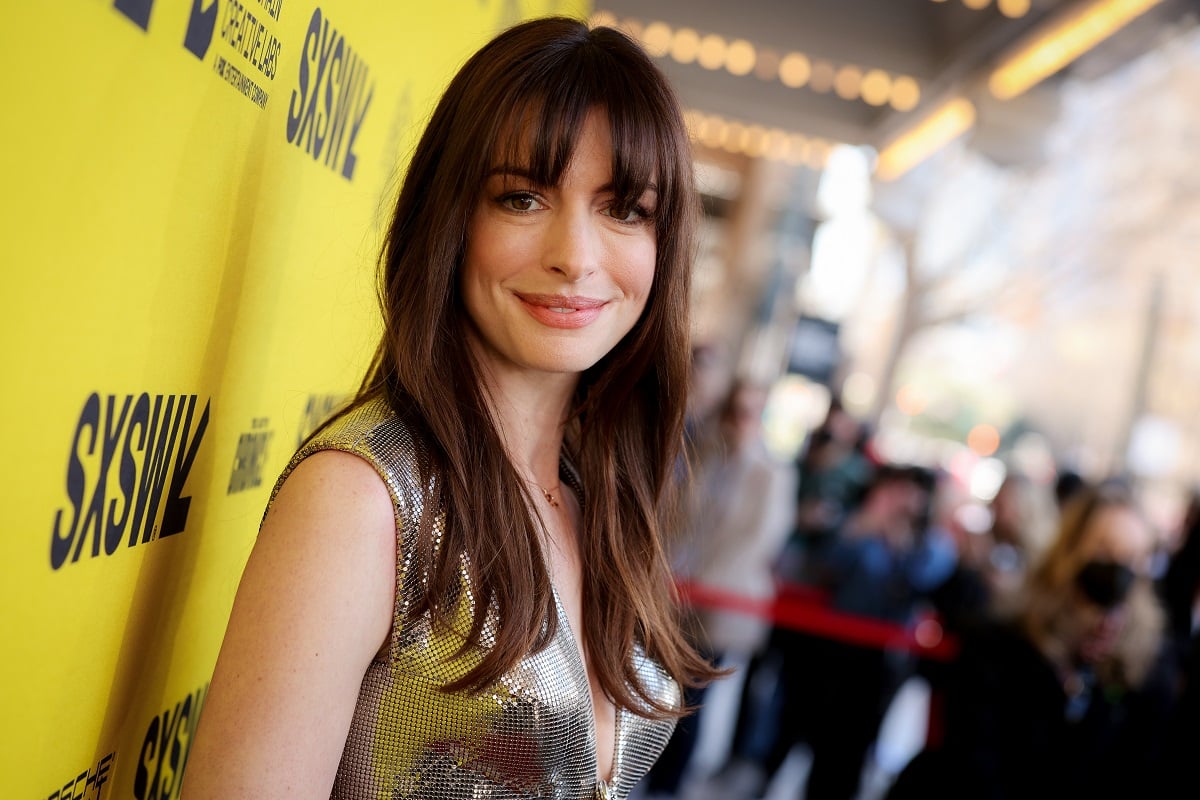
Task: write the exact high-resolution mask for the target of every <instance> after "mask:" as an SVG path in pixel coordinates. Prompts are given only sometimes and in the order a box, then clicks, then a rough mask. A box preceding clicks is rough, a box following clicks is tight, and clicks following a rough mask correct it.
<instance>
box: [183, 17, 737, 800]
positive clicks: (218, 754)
mask: <svg viewBox="0 0 1200 800" xmlns="http://www.w3.org/2000/svg"><path fill="white" fill-rule="evenodd" d="M696 208H697V204H696V200H695V196H694V188H693V184H692V172H691V162H690V154H689V148H688V142H687V137H686V132H685V130H684V127H683V123H682V119H681V115H680V113H679V110H678V105H677V102H676V100H675V97H674V95H673V93H672V91H671V89H670V87H669V85H668V84H667V82H666V80H665V79H664V78H663V76H662V75H661V74H660V73H659V71H658V70H657V69H656V68H655V67H654V65H653V64H652V63H651V62H650V60H649V59H648V58H647V57H646V56H645V55H644V53H643V52H642V51H641V50H640V49H639V48H638V47H637V46H636V45H635V44H634V43H633V42H631V41H630V40H629V39H628V38H627V37H625V36H624V35H622V34H621V33H619V32H617V31H614V30H611V29H606V28H596V29H593V30H589V29H588V28H587V27H586V26H585V25H584V24H582V23H580V22H578V21H575V20H570V19H565V18H545V19H540V20H536V21H532V22H527V23H523V24H520V25H517V26H515V27H514V28H512V29H510V30H508V31H506V32H504V33H502V34H500V35H499V36H498V37H496V38H495V39H494V40H493V41H492V42H491V43H489V44H488V45H486V46H485V47H484V48H483V49H482V50H480V51H479V52H478V53H477V54H476V55H474V56H473V57H472V58H471V59H470V60H469V61H468V62H467V63H466V65H465V66H464V67H463V68H462V70H461V71H460V72H459V73H458V75H457V76H456V77H455V78H454V80H453V81H452V82H451V84H450V86H449V88H448V89H447V91H446V93H445V95H444V96H443V98H442V100H441V101H440V103H439V104H438V106H437V108H436V110H435V112H434V114H433V117H432V119H431V121H430V123H429V126H428V128H427V129H426V131H425V133H424V135H423V136H422V138H421V141H420V143H419V144H418V147H417V150H416V152H415V154H414V156H413V159H412V163H411V165H410V167H409V169H408V172H407V175H406V177H405V180H404V184H403V186H402V188H401V192H400V196H399V199H398V202H397V206H396V210H395V214H394V217H393V220H392V223H391V227H390V230H389V232H388V235H387V239H386V244H385V247H384V252H383V255H382V259H381V268H382V287H381V296H382V304H383V316H384V332H383V337H382V340H381V342H380V345H379V349H378V351H377V353H376V356H375V359H374V362H373V364H372V366H371V368H370V370H369V372H368V374H367V376H366V378H365V380H364V382H363V385H362V387H361V389H360V391H359V393H358V395H357V397H356V399H355V400H354V402H353V403H352V404H351V405H350V408H349V409H348V410H346V411H344V412H343V413H341V414H340V415H338V417H337V418H336V419H335V420H333V421H332V422H331V423H329V424H328V425H327V426H326V427H325V428H324V429H323V430H321V431H319V432H318V433H317V434H315V435H314V437H313V438H312V439H311V440H310V441H309V442H308V443H306V445H305V446H304V447H303V448H301V450H300V451H299V452H298V453H297V454H296V456H295V457H294V458H293V459H292V461H291V463H290V464H289V465H288V467H287V469H286V470H285V471H284V474H283V475H282V476H281V478H280V480H279V483H277V484H276V489H275V492H274V494H273V496H272V501H271V504H270V505H269V507H268V510H267V513H266V514H265V516H264V519H263V522H262V526H261V529H260V532H259V536H258V539H257V541H256V543H255V546H254V550H253V552H252V554H251V556H250V559H249V561H248V563H247V566H246V570H245V573H244V576H243V578H242V583H241V585H240V587H239V589H238V593H237V597H236V599H235V602H234V608H233V613H232V617H231V619H230V623H229V629H228V632H227V634H226V638H225V641H224V643H223V645H222V648H221V653H220V655H219V657H218V661H217V666H216V670H215V673H214V676H213V680H212V684H211V687H210V690H209V694H208V697H207V699H206V702H205V710H204V716H203V720H202V722H201V725H200V729H199V731H198V733H197V740H196V743H195V746H194V747H193V750H192V753H191V757H190V766H189V769H188V780H187V786H186V791H187V795H186V796H187V797H188V800H203V798H209V797H213V798H217V797H220V798H229V797H243V796H254V797H258V798H261V797H274V796H279V797H289V798H296V797H327V796H334V797H372V798H373V797H377V796H384V795H386V796H388V797H397V798H439V799H440V798H451V797H453V798H458V797H489V798H492V797H494V798H515V797H562V798H583V797H593V796H602V797H615V798H621V797H625V796H626V795H627V794H628V792H629V790H630V789H631V788H632V786H633V785H634V784H635V783H636V782H637V781H638V780H639V779H640V778H641V776H642V775H644V774H645V772H646V770H647V769H648V768H649V767H650V765H651V764H652V763H653V761H654V759H655V758H656V757H657V755H658V753H659V752H660V751H661V749H662V747H663V746H664V744H665V743H666V741H667V739H668V737H669V735H670V733H671V730H672V728H673V725H674V722H675V720H676V719H677V718H678V717H679V716H680V715H681V714H682V713H684V711H685V709H683V708H681V704H680V702H679V698H680V696H681V693H680V688H679V687H680V685H681V684H682V685H683V686H689V685H697V684H701V683H703V682H704V681H706V680H708V679H710V678H711V677H712V675H713V672H712V668H711V666H710V665H709V664H707V663H706V662H705V661H703V660H702V659H701V658H700V657H699V656H698V655H697V654H696V653H695V652H694V651H693V650H692V649H691V648H690V647H689V645H688V644H687V643H686V640H685V639H684V637H683V636H682V634H681V632H680V630H679V626H678V622H677V618H676V611H675V604H674V597H673V594H672V591H673V590H672V588H671V581H670V576H669V571H668V566H667V563H666V559H665V557H664V555H663V551H662V547H661V545H660V532H661V531H662V529H663V526H664V521H663V514H664V513H665V509H666V508H667V503H666V501H667V499H668V495H669V493H670V489H671V479H672V475H673V467H674V460H675V458H676V455H677V452H678V448H679V444H680V441H681V432H682V425H683V414H684V408H685V404H686V397H685V396H684V388H683V387H685V386H686V384H687V363H688V341H687V340H688V334H689V321H688V317H687V311H686V309H687V297H688V277H689V276H688V272H689V256H690V255H691V242H692V231H693V227H694V214H695V211H696Z"/></svg>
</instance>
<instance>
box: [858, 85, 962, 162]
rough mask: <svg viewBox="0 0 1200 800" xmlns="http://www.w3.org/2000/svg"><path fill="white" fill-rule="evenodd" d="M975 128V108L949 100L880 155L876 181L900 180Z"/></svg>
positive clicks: (957, 100)
mask: <svg viewBox="0 0 1200 800" xmlns="http://www.w3.org/2000/svg"><path fill="white" fill-rule="evenodd" d="M974 124H975V106H973V105H971V102H970V101H969V100H967V99H965V98H962V97H959V98H956V99H954V100H950V101H949V102H947V103H945V104H944V105H942V106H941V107H940V108H939V109H938V110H937V111H935V112H933V113H932V114H930V115H929V116H928V117H926V118H925V119H923V120H922V121H921V122H919V123H917V124H916V125H915V126H913V127H912V128H911V129H909V130H908V131H906V132H905V133H903V134H901V135H900V137H899V138H897V139H896V140H895V141H894V142H892V143H891V144H889V145H888V146H887V147H886V148H885V149H884V150H883V152H882V153H880V154H879V162H878V164H877V167H876V173H875V174H876V177H878V178H879V179H880V180H884V181H890V180H893V179H895V178H898V177H900V176H901V175H903V174H904V173H906V172H908V171H909V170H910V169H912V168H913V167H915V166H916V165H917V164H920V163H921V162H922V161H924V160H925V159H927V158H929V156H931V155H933V154H934V153H935V152H937V151H938V150H940V149H942V148H943V147H944V146H946V145H947V144H949V143H950V142H951V141H953V140H954V139H956V138H958V137H959V136H961V135H962V134H964V133H966V132H967V131H968V130H970V128H971V126H972V125H974Z"/></svg>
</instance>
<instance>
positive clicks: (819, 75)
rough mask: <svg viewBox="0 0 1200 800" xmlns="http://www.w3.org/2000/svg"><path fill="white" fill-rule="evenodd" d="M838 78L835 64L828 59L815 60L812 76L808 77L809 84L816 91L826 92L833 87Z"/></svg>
mask: <svg viewBox="0 0 1200 800" xmlns="http://www.w3.org/2000/svg"><path fill="white" fill-rule="evenodd" d="M836 78H837V73H836V72H835V71H834V69H833V64H830V63H829V62H828V61H814V62H813V65H812V77H810V78H809V79H808V85H809V86H810V87H811V88H812V90H813V91H814V92H821V93H822V94H824V93H825V92H828V91H829V90H830V89H832V88H833V82H834V80H836Z"/></svg>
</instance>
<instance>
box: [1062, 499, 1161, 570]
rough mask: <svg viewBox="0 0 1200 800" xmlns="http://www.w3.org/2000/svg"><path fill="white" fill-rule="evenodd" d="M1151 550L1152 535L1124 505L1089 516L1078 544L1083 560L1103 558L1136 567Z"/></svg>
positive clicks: (1145, 524)
mask: <svg viewBox="0 0 1200 800" xmlns="http://www.w3.org/2000/svg"><path fill="white" fill-rule="evenodd" d="M1153 547H1154V532H1153V531H1152V530H1151V529H1150V526H1149V525H1148V524H1147V523H1146V521H1145V520H1144V519H1143V518H1142V517H1141V515H1139V514H1138V513H1137V512H1135V511H1134V510H1133V509H1131V508H1129V507H1128V506H1107V507H1105V508H1101V509H1098V510H1097V511H1096V513H1094V514H1092V517H1091V519H1089V520H1088V522H1087V527H1086V528H1085V529H1084V531H1083V540H1082V541H1081V542H1080V551H1081V555H1082V556H1083V557H1084V558H1085V559H1104V560H1111V561H1116V562H1118V563H1121V564H1129V565H1132V564H1136V563H1137V562H1139V561H1141V560H1142V559H1144V558H1145V557H1146V556H1148V555H1149V554H1150V552H1151V550H1152V549H1153Z"/></svg>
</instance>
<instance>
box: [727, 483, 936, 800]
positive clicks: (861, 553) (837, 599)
mask: <svg viewBox="0 0 1200 800" xmlns="http://www.w3.org/2000/svg"><path fill="white" fill-rule="evenodd" d="M933 486H934V476H933V474H932V473H931V472H930V471H928V470H925V469H923V468H919V467H911V466H902V465H895V464H886V463H885V464H882V465H879V466H878V467H876V468H875V469H874V472H873V474H872V477H871V479H870V481H869V483H868V484H867V486H866V488H865V489H864V490H863V493H862V496H861V497H860V498H858V499H856V500H854V501H852V502H851V505H850V508H849V511H848V512H847V514H846V516H845V518H844V520H843V522H842V524H841V526H840V527H839V528H838V530H837V531H836V534H835V536H834V537H833V539H832V540H831V541H830V542H829V543H828V544H827V545H826V546H825V547H824V548H823V549H822V550H820V551H818V552H816V553H814V554H813V556H812V557H813V560H814V561H815V562H816V563H815V564H814V565H813V567H812V572H811V574H812V576H813V579H814V580H815V581H816V583H815V586H814V588H816V589H817V590H818V591H819V592H820V594H821V596H823V597H824V598H825V600H824V604H825V606H826V607H827V608H829V609H831V610H832V611H834V612H836V613H838V614H840V615H842V616H843V618H844V619H845V620H846V621H847V623H848V624H847V625H846V626H845V627H849V623H850V622H851V621H860V620H861V621H865V622H866V626H867V627H870V628H871V629H872V631H877V630H879V629H880V627H879V624H880V623H891V624H892V625H894V626H895V628H894V630H895V631H896V632H900V633H902V631H903V630H904V627H903V626H906V625H907V624H908V623H909V622H910V621H911V620H912V618H913V615H914V614H915V612H916V611H917V609H918V607H919V603H920V602H921V601H922V599H923V598H924V597H926V596H927V594H928V592H930V591H931V590H932V589H933V588H934V587H936V586H937V585H938V584H939V583H940V582H941V581H942V580H945V579H946V577H948V575H949V573H950V570H951V568H952V566H953V553H952V551H947V550H946V549H945V548H944V547H943V546H942V545H941V544H940V543H938V544H936V545H935V544H932V543H931V542H930V540H929V539H928V537H927V536H926V532H927V526H928V523H929V514H930V511H929V499H930V492H931V490H932V488H933ZM850 633H851V632H850V631H848V630H844V629H843V630H841V631H839V633H838V634H836V635H835V636H833V637H832V638H831V637H830V636H827V635H825V634H824V633H817V632H810V631H807V630H793V629H790V628H789V627H787V626H786V625H782V624H781V625H777V626H776V627H775V628H774V629H773V630H772V633H771V647H772V648H773V652H774V653H775V654H776V655H777V658H778V659H779V669H778V674H779V676H780V678H779V680H780V691H779V692H778V694H777V696H776V697H774V698H773V700H772V702H773V704H774V708H775V710H776V711H777V718H776V726H775V728H774V729H773V733H774V735H773V736H772V737H771V739H770V740H769V742H767V743H766V748H765V752H763V751H754V750H750V749H748V748H746V749H743V750H741V751H736V750H735V752H734V753H733V754H732V756H731V759H730V760H729V762H728V763H726V764H725V765H723V767H722V769H721V770H720V771H719V773H718V776H717V781H718V783H719V785H720V789H721V791H723V792H724V793H725V796H726V797H755V796H757V795H758V794H760V793H761V792H762V791H763V790H764V789H765V788H766V787H767V786H768V785H769V784H770V782H771V781H772V780H773V779H774V776H775V774H776V773H777V772H778V770H779V768H780V767H781V766H782V765H783V762H784V760H785V759H786V757H787V755H788V753H789V752H790V751H791V749H792V748H793V747H794V746H795V745H796V744H800V743H803V744H806V745H807V746H808V748H809V750H810V752H811V756H812V760H811V765H810V768H809V772H808V778H807V781H806V784H805V789H804V792H805V794H804V796H805V797H806V798H808V800H832V798H843V799H844V800H851V798H853V797H855V796H856V794H857V792H858V790H859V783H860V778H861V775H862V772H863V768H864V766H865V765H866V759H867V757H868V755H869V753H870V750H871V746H872V744H873V743H874V741H875V739H876V737H877V735H878V732H879V726H880V724H881V723H882V721H883V717H884V714H885V713H886V711H887V708H888V705H889V704H890V702H891V700H892V698H893V697H894V695H895V692H896V690H897V689H898V688H899V686H900V685H901V683H902V682H903V680H904V679H905V678H906V677H908V675H909V674H911V669H912V668H913V664H914V661H913V659H912V658H911V656H910V654H909V653H908V651H907V649H906V646H907V642H904V641H900V642H896V643H895V644H893V642H892V641H890V639H889V641H888V642H883V641H876V640H874V639H871V640H870V641H868V640H864V639H859V638H852V639H850V640H847V639H845V638H844V637H845V636H848V635H850Z"/></svg>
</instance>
